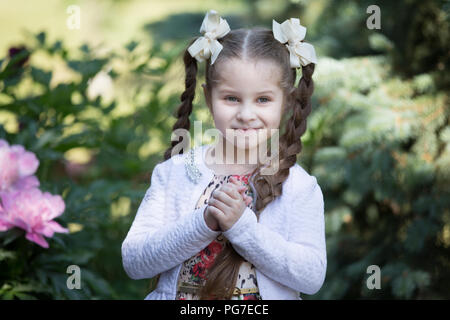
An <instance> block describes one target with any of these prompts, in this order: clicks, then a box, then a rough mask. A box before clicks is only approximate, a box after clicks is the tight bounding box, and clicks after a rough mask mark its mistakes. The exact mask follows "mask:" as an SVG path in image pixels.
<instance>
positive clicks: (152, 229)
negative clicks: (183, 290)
mask: <svg viewBox="0 0 450 320" xmlns="http://www.w3.org/2000/svg"><path fill="white" fill-rule="evenodd" d="M209 146H211V144H209V145H202V146H199V147H195V148H194V149H191V151H192V153H193V155H194V159H195V163H194V166H188V165H186V161H189V154H190V153H185V154H181V155H175V156H173V157H172V158H171V159H168V160H166V161H164V162H161V163H159V164H157V165H156V166H155V168H154V170H153V173H152V176H151V184H150V187H149V188H148V189H147V191H146V194H145V197H144V199H143V200H142V202H141V204H140V206H139V208H138V210H137V213H136V217H135V219H134V221H133V223H132V225H131V227H130V230H129V231H128V234H127V236H126V238H125V240H124V241H123V243H122V262H123V267H124V269H125V271H126V273H127V274H128V276H129V277H130V278H132V279H136V280H137V279H146V278H152V277H155V276H156V275H158V274H161V276H160V279H159V282H158V285H157V287H156V289H155V290H154V291H152V292H151V293H149V294H148V295H147V297H146V298H145V299H146V300H174V299H175V296H176V290H177V280H178V275H179V272H180V269H181V267H182V264H183V262H184V261H185V260H187V259H189V258H191V257H192V256H194V255H195V254H197V253H198V252H199V251H201V250H202V249H203V248H205V247H206V246H208V245H209V243H211V241H213V240H214V239H215V238H216V237H217V236H218V235H219V234H220V233H221V231H214V230H211V229H210V228H209V227H208V226H207V225H206V222H205V220H204V217H203V211H204V209H205V208H206V205H203V206H202V207H200V208H198V209H196V210H194V208H195V205H196V203H197V201H198V199H199V197H200V195H201V194H202V193H203V191H204V190H205V188H206V186H207V185H208V183H209V182H210V181H211V180H212V178H213V176H214V172H213V171H212V170H211V169H209V168H208V167H207V166H206V164H205V160H204V159H205V158H204V156H205V153H206V150H207V148H208V147H209ZM192 168H194V169H195V168H196V169H197V174H195V172H194V174H192V172H191V171H192V170H191V169H192ZM223 235H224V236H225V237H226V238H227V239H228V240H229V241H230V242H231V244H232V245H233V247H234V249H235V250H236V251H237V252H238V253H239V254H240V255H241V256H242V257H244V258H245V259H246V260H247V261H249V262H250V263H252V264H253V265H254V266H255V268H256V278H257V282H258V287H259V291H260V294H261V297H262V299H263V300H301V297H300V295H299V293H306V294H314V293H316V292H317V291H318V290H319V289H320V288H321V286H322V284H323V282H324V280H325V273H326V267H327V258H326V244H325V221H324V201H323V195H322V190H321V188H320V186H319V185H318V183H317V180H316V178H315V177H314V176H311V175H309V174H308V173H307V172H306V171H305V170H304V169H303V168H302V167H301V166H300V165H298V164H295V165H294V166H293V167H291V168H290V171H289V176H288V178H287V179H286V180H285V181H284V182H283V190H282V195H281V196H280V197H278V198H277V199H275V200H274V201H272V202H271V203H269V204H268V205H267V206H266V208H264V210H263V211H262V212H261V215H260V218H259V221H257V218H256V215H255V213H254V212H253V210H251V209H250V208H249V207H247V208H246V209H245V211H244V212H243V214H242V216H241V217H240V218H239V220H238V221H236V222H235V224H234V225H233V226H232V227H231V228H230V229H228V230H227V231H225V232H223Z"/></svg>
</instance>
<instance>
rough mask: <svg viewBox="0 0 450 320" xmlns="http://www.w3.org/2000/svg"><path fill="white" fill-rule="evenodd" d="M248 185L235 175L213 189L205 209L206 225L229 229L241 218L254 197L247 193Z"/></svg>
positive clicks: (215, 228)
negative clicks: (243, 183)
mask: <svg viewBox="0 0 450 320" xmlns="http://www.w3.org/2000/svg"><path fill="white" fill-rule="evenodd" d="M246 189H247V187H246V186H244V185H242V184H241V183H240V182H238V180H237V179H236V178H234V177H230V179H229V182H227V183H224V184H223V185H222V186H220V187H219V188H217V189H216V190H214V191H213V194H212V196H211V198H210V199H209V201H208V206H207V207H206V209H205V210H204V213H203V216H204V218H205V222H206V225H207V226H208V227H209V228H210V229H212V230H214V231H222V232H224V231H227V230H228V229H230V228H231V227H232V226H233V225H234V223H235V222H236V221H237V220H239V218H240V217H241V215H242V214H243V213H244V211H245V208H246V207H247V205H248V204H249V203H250V202H252V197H249V196H248V195H246V194H245V190H246Z"/></svg>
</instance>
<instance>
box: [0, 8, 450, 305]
mask: <svg viewBox="0 0 450 320" xmlns="http://www.w3.org/2000/svg"><path fill="white" fill-rule="evenodd" d="M372 4H376V5H378V6H379V8H380V9H381V29H379V30H378V29H373V30H370V29H368V28H367V27H366V20H367V18H368V17H369V16H370V14H369V13H367V12H366V9H367V7H368V6H369V5H372ZM70 5H78V6H79V8H80V10H81V11H80V13H81V25H80V26H81V28H80V29H69V28H68V27H67V25H66V22H67V19H68V17H69V16H70V13H68V12H67V9H68V7H69V6H70ZM210 9H215V10H217V11H218V12H219V13H220V14H221V15H222V16H223V17H224V18H226V19H227V21H228V22H229V24H230V26H231V28H232V29H236V28H239V27H252V26H257V25H260V26H265V27H267V28H271V21H272V19H275V20H276V21H278V22H280V23H281V22H282V21H284V20H285V19H288V18H291V17H298V18H300V21H301V23H302V25H305V26H306V27H307V28H308V31H307V35H306V41H307V42H310V43H312V44H314V46H315V48H316V51H317V54H318V57H319V62H318V64H317V66H316V71H315V73H314V76H313V79H314V81H315V88H316V89H315V92H314V95H313V113H312V114H311V116H310V117H309V118H308V130H307V132H306V134H305V135H304V136H303V137H302V141H303V145H304V148H303V151H302V153H301V154H300V156H299V163H300V164H301V165H302V166H304V168H305V169H306V170H307V171H308V172H310V173H311V174H313V175H315V176H316V177H317V179H318V181H319V184H320V185H321V187H322V190H323V192H324V199H325V211H326V234H327V254H328V269H327V276H326V280H325V283H324V285H323V287H322V289H321V290H320V291H319V292H318V293H317V294H316V295H313V296H307V295H302V298H304V299H361V298H363V299H433V298H436V299H442V298H446V299H448V298H449V297H450V295H449V292H448V287H449V286H450V273H449V271H448V270H449V267H450V211H449V207H450V206H449V199H450V196H449V188H448V184H449V178H450V166H449V164H450V128H449V125H448V124H449V112H450V109H449V108H448V105H449V97H448V93H449V90H448V89H449V88H450V79H449V72H448V69H449V65H450V28H449V25H450V1H437V0H425V1H423V0H422V1H419V0H409V1H406V0H404V1H387V0H384V1H377V2H375V3H374V2H373V1H356V0H354V1H341V0H336V1H332V0H316V1H308V0H277V1H273V0H272V1H269V0H252V1H237V0H228V1H227V0H222V1H199V0H197V1H195V0H190V1H181V0H178V1H175V0H164V1H160V0H147V1H138V0H134V1H132V0H129V1H120V0H115V1H113V0H102V1H56V0H45V1H32V2H31V1H23V0H22V1H18V0H16V1H6V0H1V1H0V30H1V37H0V138H2V139H6V140H7V141H8V142H9V143H10V144H21V145H23V146H24V147H25V148H26V149H27V150H29V151H32V152H34V153H35V154H36V156H37V157H38V159H39V161H40V166H39V169H38V172H37V176H38V178H39V180H40V181H41V189H42V190H45V191H49V192H51V193H53V194H60V195H62V196H63V198H64V200H65V203H66V211H65V212H64V214H63V215H62V216H61V217H59V218H58V221H60V222H61V223H62V225H64V226H68V227H69V229H70V230H71V232H70V234H64V235H63V234H56V235H55V236H54V237H53V238H52V239H50V248H49V249H43V248H41V247H38V246H36V245H35V244H32V243H30V242H28V241H26V240H25V239H24V238H23V237H21V236H20V235H21V234H20V232H18V230H10V231H8V232H3V233H0V241H1V243H2V246H1V247H0V298H2V299H33V298H44V299H143V298H144V297H145V296H146V295H147V294H148V292H149V291H150V290H151V289H152V288H153V286H154V281H150V280H140V281H134V280H131V279H129V278H128V277H127V276H126V274H125V272H124V270H123V267H122V260H121V252H120V248H121V243H122V241H123V240H124V238H125V236H126V233H127V232H128V230H129V227H130V225H131V222H132V221H133V219H134V216H135V214H136V211H137V208H138V206H139V204H140V201H141V200H142V198H143V195H144V192H145V190H146V189H147V188H148V187H149V183H150V177H151V172H152V169H153V167H154V166H155V164H156V163H158V162H159V161H161V160H162V156H163V152H164V150H165V148H167V146H168V145H169V140H170V131H171V126H172V124H173V123H174V118H173V116H172V115H173V113H174V112H175V110H176V108H177V106H178V103H179V97H180V94H181V93H182V91H183V89H184V88H183V85H184V69H183V65H182V60H181V56H182V54H183V50H184V49H185V48H186V46H187V44H188V43H189V41H190V40H191V39H192V38H193V37H196V36H198V35H199V28H200V25H201V22H202V20H203V17H204V15H205V13H206V11H208V10H210ZM12 48H15V50H11V49H12ZM203 72H204V66H203V65H200V73H199V83H201V82H202V81H203ZM300 75H301V74H299V76H300ZM200 93H201V91H198V95H197V97H196V99H195V100H194V103H195V108H194V112H193V115H192V116H191V121H194V120H202V121H204V130H206V129H207V128H209V127H212V126H213V122H212V119H211V117H210V115H209V114H208V112H207V108H206V107H205V104H204V101H203V97H202V96H201V94H200ZM205 124H206V125H205ZM71 264H76V265H79V266H80V267H81V270H82V271H81V272H82V290H69V289H67V286H66V279H67V276H68V274H66V268H67V266H69V265H71ZM370 265H378V266H379V267H380V268H381V289H379V290H376V289H373V290H369V289H368V288H367V285H366V281H367V279H368V277H369V275H370V274H368V273H367V267H368V266H370Z"/></svg>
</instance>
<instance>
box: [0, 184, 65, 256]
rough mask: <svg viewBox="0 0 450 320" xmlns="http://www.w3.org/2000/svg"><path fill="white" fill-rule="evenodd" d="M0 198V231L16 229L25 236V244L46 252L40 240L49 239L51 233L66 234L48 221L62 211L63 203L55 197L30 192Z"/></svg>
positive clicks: (6, 194) (35, 191) (24, 191)
mask: <svg viewBox="0 0 450 320" xmlns="http://www.w3.org/2000/svg"><path fill="white" fill-rule="evenodd" d="M0 198H1V200H2V204H0V231H6V230H8V229H10V228H12V227H19V228H21V229H24V230H25V231H26V232H27V233H26V238H27V239H28V240H30V241H32V242H35V243H37V244H38V245H40V246H41V247H44V248H48V243H47V241H45V239H44V237H43V236H46V237H48V238H51V237H53V234H54V233H55V232H60V233H67V232H69V230H68V229H66V228H63V227H62V226H61V225H59V224H58V223H57V222H55V221H52V219H53V218H56V217H58V216H60V215H61V214H62V213H63V212H64V210H65V204H64V200H63V199H62V197H61V196H59V195H52V194H50V193H48V192H45V193H42V192H41V191H40V190H39V189H37V188H30V189H22V190H15V191H10V192H3V193H1V194H0Z"/></svg>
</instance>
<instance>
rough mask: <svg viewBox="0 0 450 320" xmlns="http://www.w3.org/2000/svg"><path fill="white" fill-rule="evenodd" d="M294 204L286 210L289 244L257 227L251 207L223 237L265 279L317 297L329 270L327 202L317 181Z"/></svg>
mask: <svg viewBox="0 0 450 320" xmlns="http://www.w3.org/2000/svg"><path fill="white" fill-rule="evenodd" d="M293 197H295V194H294V195H293ZM291 203H292V205H288V207H287V208H291V209H290V210H291V212H290V214H289V219H290V220H289V221H288V223H289V234H288V236H287V240H286V238H285V237H283V236H282V235H281V234H279V233H277V232H275V231H273V230H271V229H270V228H269V226H267V225H264V224H261V223H258V222H257V219H256V215H255V213H254V212H253V211H252V210H251V209H250V208H248V207H247V208H246V209H245V211H244V213H243V214H242V216H241V217H240V218H239V220H238V221H236V223H235V224H234V225H233V226H232V227H231V228H230V229H228V230H227V231H225V232H223V235H224V236H226V237H227V238H228V239H229V240H230V242H231V243H232V245H233V247H234V248H235V250H236V251H237V252H238V253H239V254H240V255H241V256H243V257H244V258H246V259H247V261H249V262H251V263H252V264H253V265H255V267H256V268H258V269H259V270H260V271H261V272H262V273H264V274H265V275H266V276H268V277H270V278H272V279H273V280H275V281H278V282H279V283H281V284H283V285H285V286H287V287H289V288H292V289H294V290H296V291H299V292H303V293H306V294H315V293H316V292H317V291H319V289H320V288H321V287H322V284H323V282H324V280H325V274H326V267H327V259H326V244H325V226H324V225H325V223H324V202H323V195H322V191H321V189H320V186H319V185H318V184H317V180H316V178H315V177H313V179H311V183H310V184H309V186H308V188H307V189H306V192H305V194H304V195H300V194H299V195H297V196H296V198H295V199H292V202H291ZM274 214H282V213H281V212H275V213H274Z"/></svg>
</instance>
